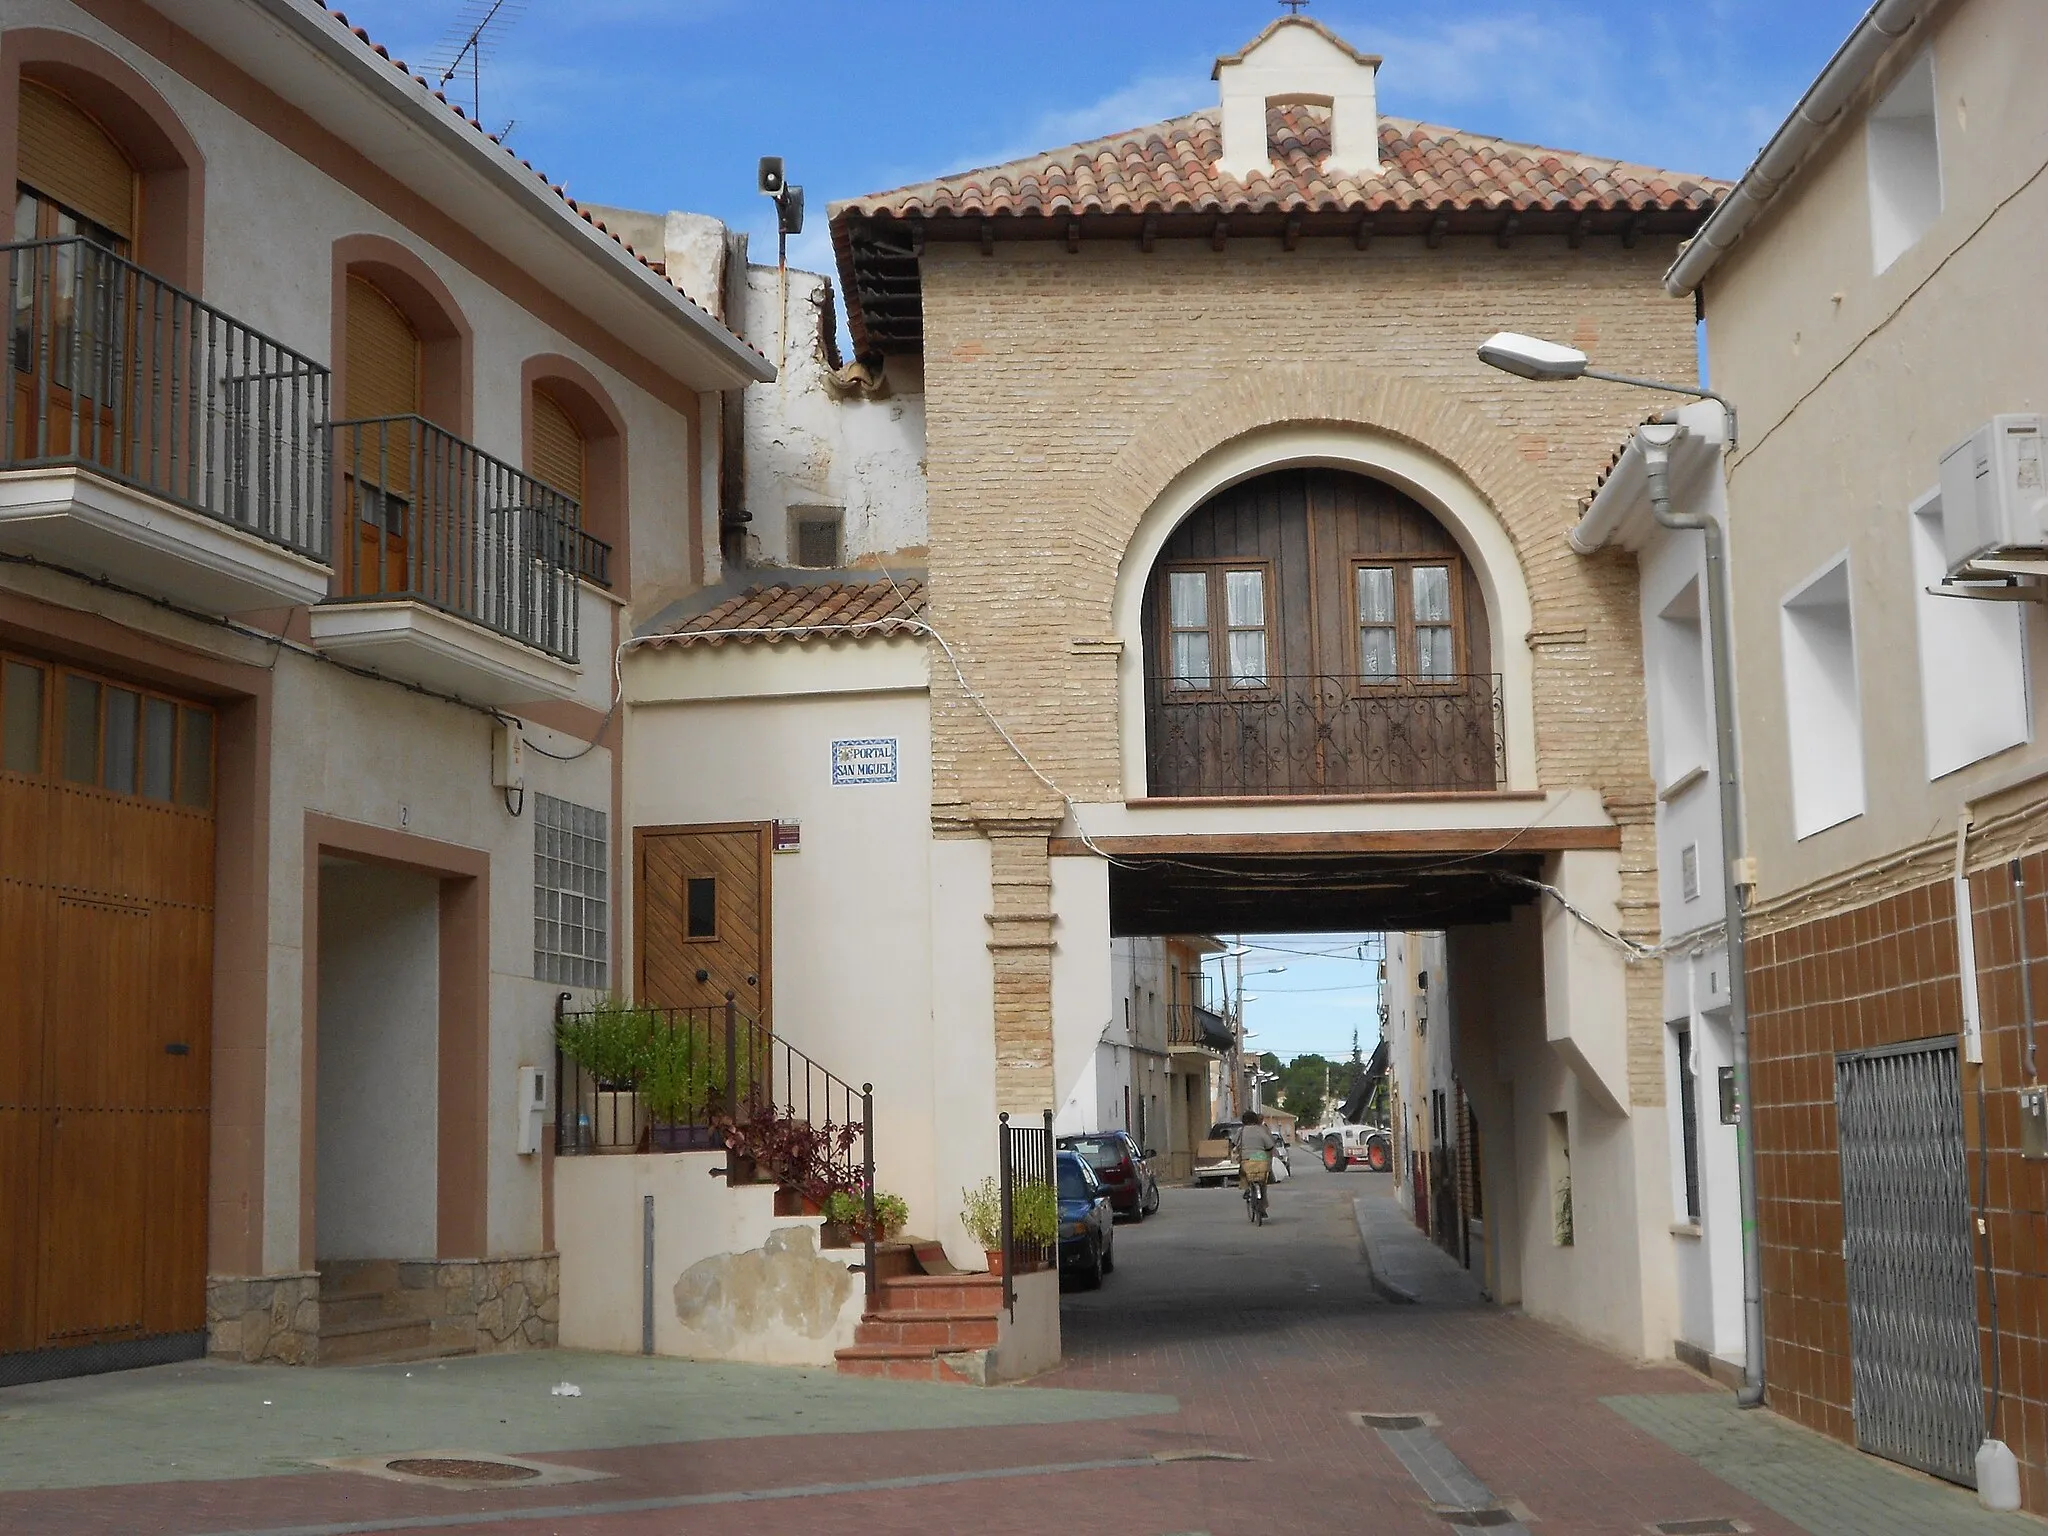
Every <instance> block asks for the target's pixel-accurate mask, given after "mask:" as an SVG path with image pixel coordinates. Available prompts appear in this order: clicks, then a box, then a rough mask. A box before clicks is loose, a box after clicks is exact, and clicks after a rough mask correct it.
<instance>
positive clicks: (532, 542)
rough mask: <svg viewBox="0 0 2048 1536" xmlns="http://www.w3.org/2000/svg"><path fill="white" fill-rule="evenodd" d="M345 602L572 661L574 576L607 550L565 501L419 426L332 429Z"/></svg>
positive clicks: (384, 422)
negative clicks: (404, 607) (438, 617)
mask: <svg viewBox="0 0 2048 1536" xmlns="http://www.w3.org/2000/svg"><path fill="white" fill-rule="evenodd" d="M334 459H335V467H336V469H337V471H338V473H339V475H340V479H341V486H342V507H343V516H342V551H341V558H340V559H339V560H337V561H336V562H335V563H336V565H337V566H339V567H340V570H341V573H342V582H341V587H342V597H343V599H344V600H355V601H362V600H364V599H384V598H389V599H406V600H410V601H413V602H420V603H426V604H428V605H430V606H432V607H435V608H439V609H441V610H442V611H443V612H446V613H451V614H454V615H456V616H457V617H459V618H464V619H469V620H471V621H473V622H475V623H478V624H481V625H483V626H484V627H485V628H487V629H491V630H495V631H496V632H497V633H499V634H501V635H505V636H507V637H509V638H511V639H513V640H518V641H520V642H522V643H524V644H526V645H530V646H533V647H534V648H535V649H536V650H541V651H546V652H547V653H548V654H549V655H551V656H557V657H559V658H561V659H562V660H564V661H571V662H573V661H575V660H576V659H577V639H578V636H577V578H578V577H579V575H585V574H588V575H590V576H591V579H593V580H598V581H603V580H605V579H607V577H608V576H609V561H610V557H611V551H610V550H609V548H608V547H607V546H606V545H605V544H604V543H603V542H602V541H601V540H598V539H594V538H592V537H591V536H590V535H589V534H587V533H585V532H583V530H582V528H581V527H580V526H579V524H580V521H581V518H582V509H581V508H579V507H578V506H577V504H576V501H575V499H574V498H573V497H570V496H567V495H564V494H563V493H562V492H560V491H558V490H555V489H553V488H552V487H551V486H547V485H544V484H542V483H541V482H540V481H538V480H536V479H534V478H533V477H532V476H531V475H528V474H525V473H524V472H522V471H520V470H517V469H514V468H513V467H512V466H511V465H509V464H507V463H505V462H504V461H503V460H501V459H497V458H494V457H492V456H491V455H490V454H488V453H485V452H484V451H483V450H482V449H481V448H478V447H476V446H475V445H474V444H472V443H466V442H464V441H463V440H462V439H461V438H459V437H457V436H455V435H454V434H453V433H451V432H444V431H443V430H442V429H441V428H439V427H437V426H435V425H434V424H433V423H432V422H429V421H427V420H425V419H424V418H422V417H419V416H381V417H375V418H370V419H365V420H360V421H338V422H336V423H334Z"/></svg>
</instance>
